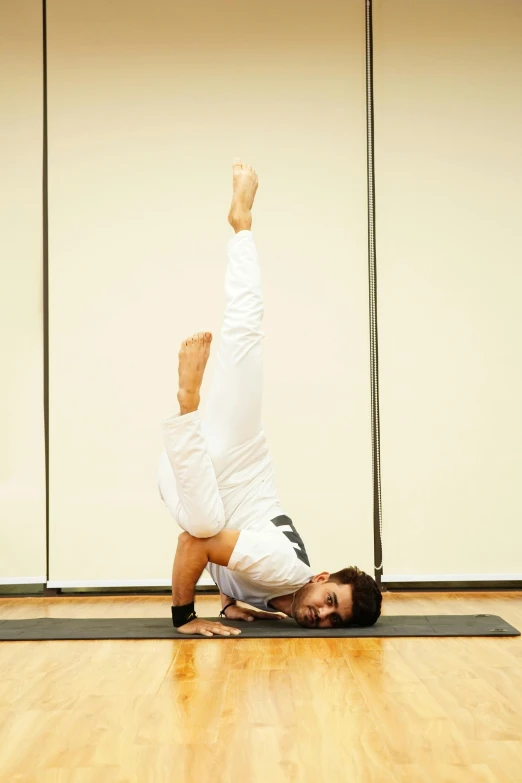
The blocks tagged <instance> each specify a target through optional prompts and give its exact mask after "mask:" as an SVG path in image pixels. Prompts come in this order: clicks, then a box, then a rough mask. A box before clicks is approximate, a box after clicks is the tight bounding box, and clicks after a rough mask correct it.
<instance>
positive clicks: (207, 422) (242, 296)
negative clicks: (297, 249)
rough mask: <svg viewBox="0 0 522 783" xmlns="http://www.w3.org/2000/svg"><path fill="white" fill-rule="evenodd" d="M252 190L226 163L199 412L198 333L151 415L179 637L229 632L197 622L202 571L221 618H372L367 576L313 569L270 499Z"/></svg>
mask: <svg viewBox="0 0 522 783" xmlns="http://www.w3.org/2000/svg"><path fill="white" fill-rule="evenodd" d="M257 185H258V179H257V174H256V172H255V171H254V170H253V169H252V168H251V167H250V166H248V165H246V164H244V163H242V162H241V161H240V160H239V159H238V158H236V159H235V161H234V164H233V198H232V206H231V208H230V212H229V215H228V220H229V223H230V225H231V226H232V228H233V229H234V231H235V236H234V237H233V238H232V239H231V240H230V242H229V244H228V268H227V272H226V278H225V294H226V309H225V316H224V322H223V328H222V331H221V338H220V345H219V348H218V355H217V361H216V368H215V374H214V378H213V381H212V386H211V389H210V394H209V398H208V403H207V410H206V415H205V419H204V421H202V419H201V418H200V414H199V411H198V407H199V402H200V388H201V383H202V380H203V373H204V371H205V367H206V364H207V360H208V357H209V353H210V345H211V342H212V335H211V334H210V333H209V332H201V333H199V334H196V335H194V336H193V337H190V338H188V339H187V340H185V341H184V342H183V344H182V346H181V350H180V352H179V391H178V402H179V407H180V411H179V413H178V414H175V415H174V416H172V417H169V418H167V419H164V420H163V421H162V422H161V426H162V433H163V440H164V444H165V448H164V450H163V452H162V454H161V459H160V464H159V488H160V493H161V496H162V498H163V500H164V502H165V504H166V505H167V507H168V509H169V511H170V512H171V514H172V515H173V516H174V518H175V519H176V521H177V522H178V523H179V525H180V526H181V527H182V528H183V530H184V531H185V532H183V533H182V534H181V535H180V537H179V539H178V546H177V550H176V556H175V559H174V566H173V571H172V604H173V606H172V621H173V623H174V626H175V627H177V628H178V630H179V631H181V632H182V633H189V634H194V633H195V634H202V635H203V636H212V635H213V634H221V635H227V636H229V635H234V634H238V633H240V631H239V629H237V628H231V627H227V626H224V625H222V624H221V623H218V622H210V621H206V620H201V619H198V618H197V616H196V614H195V611H194V597H195V587H196V583H197V581H198V579H199V577H200V576H201V573H202V571H203V570H204V569H205V568H206V569H207V570H208V571H209V572H210V574H211V576H212V578H213V579H214V581H215V583H216V584H217V586H218V587H219V590H220V593H221V602H222V603H221V605H222V607H223V609H222V614H223V615H224V616H225V617H226V618H227V619H229V620H246V621H252V620H254V619H267V618H271V619H273V618H274V617H281V614H277V613H278V612H279V613H283V614H286V615H289V616H290V617H293V618H294V620H295V621H296V622H297V623H298V624H299V625H302V626H306V627H308V628H318V627H321V628H324V627H333V628H335V627H338V626H345V625H350V624H356V625H372V624H373V623H375V622H376V620H377V618H378V617H379V615H380V610H381V600H382V598H381V593H380V590H379V588H378V586H377V584H376V582H375V580H374V579H372V578H371V577H370V576H368V574H365V573H364V572H362V571H359V569H357V568H345V569H343V570H342V571H339V572H337V573H335V574H330V573H328V572H326V571H323V572H321V573H319V574H315V575H314V572H313V571H312V569H311V568H310V563H309V560H308V556H307V554H306V550H305V546H304V543H303V541H302V539H301V537H300V536H299V534H298V532H297V530H296V529H295V527H294V525H293V523H292V521H291V519H290V518H289V517H287V516H286V515H285V513H284V511H283V509H282V508H281V505H280V502H279V499H278V496H277V491H276V485H275V475H274V467H273V464H272V460H271V457H270V453H269V450H268V446H267V442H266V437H265V433H264V430H263V424H262V414H261V407H262V387H263V357H262V345H261V340H262V338H263V336H264V335H263V333H262V332H261V321H262V318H263V295H262V291H261V275H260V267H259V262H258V257H257V251H256V246H255V244H254V239H253V237H252V232H251V227H252V214H251V209H252V206H253V203H254V197H255V194H256V191H257ZM237 601H241V602H242V603H246V604H248V605H249V607H253V608H247V607H244V606H238V605H237ZM274 613H276V614H274Z"/></svg>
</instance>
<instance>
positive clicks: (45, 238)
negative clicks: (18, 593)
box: [42, 0, 49, 581]
mask: <svg viewBox="0 0 522 783" xmlns="http://www.w3.org/2000/svg"><path fill="white" fill-rule="evenodd" d="M42 33H43V49H42V54H43V165H42V257H43V335H44V337H43V352H44V362H43V365H44V366H43V376H44V377H43V383H44V430H45V436H44V437H45V561H46V565H45V571H46V578H47V581H49V211H48V178H47V0H42Z"/></svg>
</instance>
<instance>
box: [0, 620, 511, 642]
mask: <svg viewBox="0 0 522 783" xmlns="http://www.w3.org/2000/svg"><path fill="white" fill-rule="evenodd" d="M205 619H207V620H213V621H214V622H221V623H222V624H223V625H228V626H231V627H232V628H240V629H241V634H240V635H239V636H201V635H190V636H189V635H187V634H182V633H179V632H178V631H176V629H175V628H174V627H173V626H172V620H171V618H170V617H168V618H167V617H165V618H163V617H161V618H158V617H143V618H140V617H117V618H99V619H98V618H91V617H89V618H81V619H80V618H72V617H71V618H64V617H41V618H38V619H34V620H3V621H0V641H36V640H41V639H254V638H262V639H271V638H283V639H284V638H290V637H291V638H296V637H299V638H303V639H313V638H318V637H328V638H329V639H332V638H335V639H339V638H345V637H351V638H353V637H364V638H375V637H383V636H393V637H397V636H520V631H517V629H516V628H513V626H512V625H509V623H507V622H506V621H505V620H502V618H501V617H497V616H496V615H493V614H474V615H473V614H470V615H418V616H415V615H405V616H385V617H380V618H379V620H378V621H377V623H376V624H375V625H373V626H371V627H370V628H356V627H352V628H331V629H328V628H324V629H315V628H301V627H300V626H299V625H296V623H295V622H294V621H293V620H290V619H285V620H256V621H254V622H251V623H245V622H237V621H232V620H224V619H222V620H220V619H219V618H218V617H208V618H205Z"/></svg>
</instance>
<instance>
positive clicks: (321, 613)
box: [317, 606, 329, 621]
mask: <svg viewBox="0 0 522 783" xmlns="http://www.w3.org/2000/svg"><path fill="white" fill-rule="evenodd" d="M328 612H329V609H328V607H327V606H320V607H318V609H317V614H318V620H319V621H321V620H326V618H327V617H328Z"/></svg>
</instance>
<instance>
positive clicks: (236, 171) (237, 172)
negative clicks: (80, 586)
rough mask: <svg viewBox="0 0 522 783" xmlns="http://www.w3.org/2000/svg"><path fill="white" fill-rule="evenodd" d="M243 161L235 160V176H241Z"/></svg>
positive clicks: (233, 165) (233, 166)
mask: <svg viewBox="0 0 522 783" xmlns="http://www.w3.org/2000/svg"><path fill="white" fill-rule="evenodd" d="M242 165H243V164H242V161H241V158H234V162H233V164H232V168H233V169H234V174H239V172H240V171H241V167H242Z"/></svg>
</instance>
